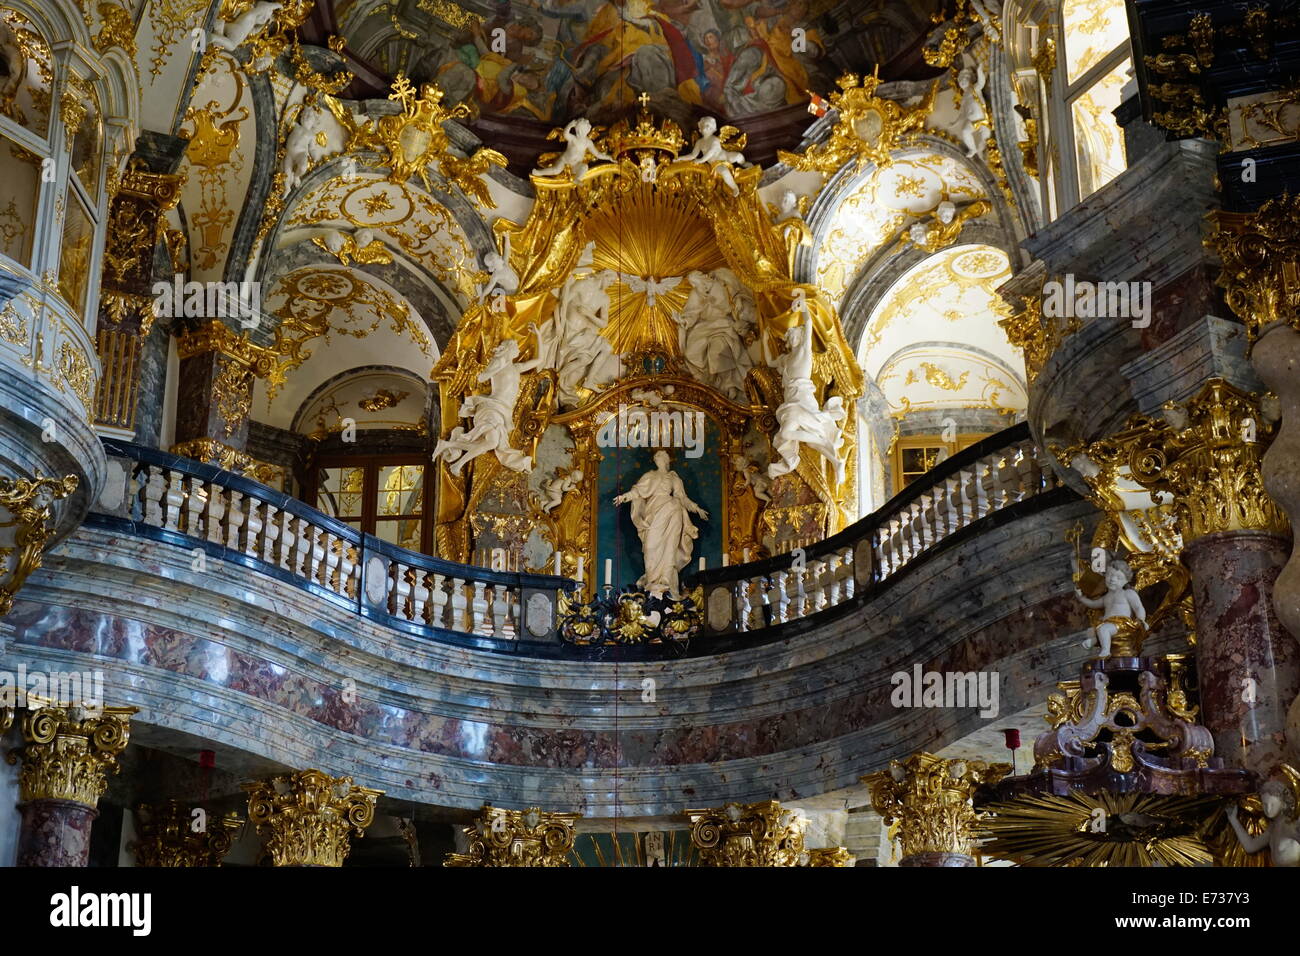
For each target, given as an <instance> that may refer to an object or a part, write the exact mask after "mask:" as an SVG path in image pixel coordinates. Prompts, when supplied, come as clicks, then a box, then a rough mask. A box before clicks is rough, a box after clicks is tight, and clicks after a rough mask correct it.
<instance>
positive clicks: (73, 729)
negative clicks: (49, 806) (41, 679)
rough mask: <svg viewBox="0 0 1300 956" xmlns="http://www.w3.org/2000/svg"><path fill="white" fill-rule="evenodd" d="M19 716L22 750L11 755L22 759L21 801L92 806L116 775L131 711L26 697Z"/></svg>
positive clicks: (10, 758) (128, 735)
mask: <svg viewBox="0 0 1300 956" xmlns="http://www.w3.org/2000/svg"><path fill="white" fill-rule="evenodd" d="M27 708H28V709H27V710H26V711H25V712H24V713H23V722H22V734H23V746H21V747H16V748H15V749H13V750H11V751H9V753H8V754H7V755H6V756H5V759H6V760H7V761H8V762H9V763H11V764H13V763H17V762H18V760H19V759H20V758H21V759H22V768H21V770H20V772H19V776H18V790H19V800H21V801H22V802H24V803H26V802H28V801H30V800H70V801H72V802H74V803H80V804H82V805H83V806H87V807H90V808H92V809H93V808H94V807H95V805H96V804H97V803H98V802H99V798H100V797H102V796H103V795H104V791H105V790H106V789H108V774H110V773H117V772H118V770H119V769H120V768H119V767H118V764H117V758H118V755H119V754H121V753H122V751H123V750H125V749H126V745H127V743H128V742H129V741H130V739H131V715H132V714H134V713H136V712H137V708H135V707H105V706H103V705H102V703H101V704H95V705H94V706H92V705H90V704H73V705H68V706H56V705H54V704H52V703H49V702H47V701H44V700H41V699H38V698H36V697H35V696H33V695H28V698H27Z"/></svg>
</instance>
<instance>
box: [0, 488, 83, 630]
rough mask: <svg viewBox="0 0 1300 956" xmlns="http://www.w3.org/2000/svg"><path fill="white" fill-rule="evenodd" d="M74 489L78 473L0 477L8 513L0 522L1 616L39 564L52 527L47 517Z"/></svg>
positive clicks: (1, 501)
mask: <svg viewBox="0 0 1300 956" xmlns="http://www.w3.org/2000/svg"><path fill="white" fill-rule="evenodd" d="M76 490H77V476H76V475H65V476H63V477H62V478H42V477H40V476H39V475H38V476H37V477H35V478H17V479H11V478H0V508H3V509H5V510H7V511H8V512H9V519H8V520H7V521H0V617H3V616H4V615H6V614H8V613H9V612H10V611H11V610H13V606H14V597H15V595H17V593H18V591H19V589H20V588H21V587H22V586H23V583H24V582H25V581H26V580H27V576H28V575H30V574H31V573H32V572H33V571H35V570H36V569H37V568H39V567H40V566H41V555H42V553H43V551H44V548H45V544H46V542H47V541H49V539H50V536H51V535H52V534H53V533H54V529H53V528H50V527H49V520H50V517H51V515H52V514H53V512H54V503H55V502H56V501H59V500H61V499H63V498H66V497H67V496H68V495H70V494H72V493H73V492H74V491H76Z"/></svg>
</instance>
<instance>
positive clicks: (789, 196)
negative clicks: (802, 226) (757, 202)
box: [767, 189, 810, 222]
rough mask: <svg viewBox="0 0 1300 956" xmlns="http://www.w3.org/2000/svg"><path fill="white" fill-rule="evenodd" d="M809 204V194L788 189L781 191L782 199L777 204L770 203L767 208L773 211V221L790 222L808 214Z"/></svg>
mask: <svg viewBox="0 0 1300 956" xmlns="http://www.w3.org/2000/svg"><path fill="white" fill-rule="evenodd" d="M809 205H810V201H809V199H808V197H807V196H800V195H799V194H798V193H796V192H795V191H794V190H793V189H786V190H784V191H782V193H781V201H780V202H779V203H777V204H775V205H773V204H772V203H768V206H767V208H768V210H769V211H770V212H771V213H772V221H773V222H788V221H790V220H791V219H802V218H803V217H804V216H806V215H808V207H809Z"/></svg>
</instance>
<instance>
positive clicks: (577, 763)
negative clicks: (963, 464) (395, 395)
mask: <svg viewBox="0 0 1300 956" xmlns="http://www.w3.org/2000/svg"><path fill="white" fill-rule="evenodd" d="M1090 512H1091V509H1090V507H1089V506H1088V505H1086V504H1084V503H1081V502H1077V501H1076V502H1072V503H1069V504H1064V505H1058V506H1055V507H1052V508H1048V509H1046V510H1044V511H1042V512H1039V513H1036V514H1033V515H1030V516H1027V517H1024V518H1021V519H1019V520H1014V521H1008V522H1006V523H1003V524H1000V525H998V526H997V527H995V528H992V529H989V530H986V531H985V532H984V533H982V534H978V535H975V536H973V537H972V538H970V539H967V540H965V541H963V542H961V543H959V544H957V545H956V546H954V547H951V548H949V549H947V550H946V551H943V552H942V553H940V554H938V555H936V556H935V557H934V558H932V559H930V560H929V561H926V562H923V563H922V564H921V565H920V566H918V567H917V568H916V569H915V570H914V571H912V572H910V573H908V574H905V575H902V576H900V579H899V580H898V581H897V582H896V583H894V585H893V586H891V587H890V588H888V589H886V590H885V591H884V592H883V593H882V594H881V595H880V596H878V597H877V598H876V599H875V600H874V601H872V602H871V603H870V604H867V605H865V606H863V607H860V608H857V609H855V610H852V611H850V612H848V613H846V614H845V615H844V616H842V617H840V618H838V619H836V620H835V621H834V622H833V623H831V624H828V625H825V626H823V627H822V628H821V629H820V630H818V631H815V632H811V633H803V634H799V635H797V636H793V637H791V638H789V639H786V640H783V641H779V642H775V643H772V644H767V645H763V646H759V647H755V648H754V649H753V650H742V651H736V652H732V653H728V654H720V655H714V656H703V657H694V658H689V659H681V660H670V661H657V662H648V663H611V662H593V661H580V660H537V659H527V658H515V657H511V656H509V655H501V654H492V653H487V652H482V651H477V650H470V649H465V648H460V647H453V646H449V645H444V644H438V643H435V642H433V641H427V640H423V639H421V638H418V637H413V636H410V635H408V634H405V633H401V632H397V631H394V630H390V629H388V628H385V627H383V626H381V625H377V624H375V623H373V622H369V621H366V620H364V619H361V618H359V617H357V616H356V615H354V614H351V613H349V612H348V611H347V610H345V609H343V608H340V607H338V606H335V605H332V604H327V603H325V602H322V601H320V600H318V599H317V598H315V597H313V596H312V595H311V594H309V593H306V592H303V591H300V590H299V589H297V588H294V587H291V586H288V585H285V584H283V583H281V582H279V581H276V580H274V579H271V578H269V577H267V576H264V575H261V574H258V573H256V572H249V571H247V570H245V569H243V568H239V567H234V566H230V565H226V564H224V563H223V562H221V561H219V560H214V559H211V558H209V559H208V560H207V568H206V571H202V572H196V571H193V570H191V561H192V555H191V552H190V551H188V550H184V549H181V548H175V547H172V546H168V545H160V544H158V543H156V542H152V541H145V540H140V539H136V538H133V537H131V536H119V535H114V534H110V533H108V532H106V531H104V530H100V529H95V528H85V527H83V528H82V529H80V530H79V531H78V532H77V533H76V534H75V535H73V536H72V537H70V538H69V539H68V540H67V541H66V542H65V543H64V544H63V545H62V546H61V547H60V548H59V549H58V550H57V551H56V552H55V553H52V554H51V555H49V556H48V557H47V559H46V562H45V567H44V568H43V569H42V570H41V571H40V572H38V573H37V574H36V575H33V577H32V579H31V580H30V581H29V583H28V585H27V587H26V588H25V589H24V591H23V593H22V595H21V598H22V600H21V601H20V602H19V604H18V606H17V608H16V609H15V611H14V612H13V614H12V615H11V617H10V618H9V621H10V623H12V624H13V625H14V626H15V632H14V635H13V638H12V640H11V643H10V646H9V649H8V653H7V654H6V656H5V658H4V659H3V666H5V667H16V666H17V664H18V663H19V662H25V663H26V664H27V666H28V667H29V668H33V667H43V668H56V669H57V668H62V669H69V668H72V667H74V666H75V667H77V668H79V669H86V668H89V667H95V666H102V667H103V669H104V671H105V686H106V694H107V698H108V702H109V703H111V704H132V705H135V706H137V707H139V708H141V712H140V714H138V715H137V717H136V718H135V719H134V720H133V728H134V729H133V738H134V739H136V740H139V741H140V742H142V743H144V742H147V741H149V740H150V731H151V728H156V730H157V731H158V733H159V734H161V733H162V732H164V731H170V732H179V733H182V734H187V735H193V736H194V737H197V738H199V739H203V740H208V741H211V742H212V745H213V746H214V748H215V749H218V750H219V751H220V750H223V749H224V750H226V751H228V752H229V751H238V752H242V753H246V754H253V755H256V756H258V757H261V758H264V759H269V760H274V761H277V762H280V763H282V764H284V765H286V766H290V767H294V768H304V767H308V766H315V767H319V768H320V769H323V770H327V771H330V772H333V773H349V774H351V775H353V776H354V777H355V778H356V780H357V781H358V783H362V784H364V785H367V786H374V787H379V788H381V789H384V790H385V791H387V792H388V794H389V795H390V796H392V797H395V798H398V799H401V800H409V801H412V802H416V803H423V804H431V805H438V806H445V807H456V808H476V807H478V806H479V805H480V804H481V803H482V802H483V801H484V799H486V798H488V797H490V798H491V799H492V800H493V802H496V803H498V804H505V805H516V806H526V805H533V804H541V805H542V806H546V807H548V808H551V809H557V810H558V809H565V810H569V809H571V810H579V811H581V812H583V813H585V814H587V815H589V816H601V817H614V816H654V815H660V814H671V813H678V812H680V811H681V810H682V809H683V808H684V807H686V806H688V805H690V806H707V805H712V804H717V803H721V802H725V801H729V800H757V799H767V798H772V797H775V798H778V799H782V800H797V799H800V798H807V797H811V796H815V795H817V794H820V793H824V792H827V791H830V790H835V789H838V788H842V787H844V786H847V785H849V784H852V783H855V782H856V781H857V778H858V777H859V776H860V775H861V774H863V773H866V772H869V771H871V770H873V769H876V768H878V767H879V766H881V765H883V764H884V763H885V762H886V761H888V760H889V759H890V758H892V757H895V756H900V755H902V754H903V753H904V751H908V752H910V751H911V750H912V749H915V748H916V746H918V745H920V744H919V742H921V741H924V740H926V739H927V738H929V739H931V740H932V744H930V746H931V749H933V748H934V747H938V746H942V745H943V744H944V743H946V742H948V741H950V740H954V739H956V738H958V737H960V736H962V735H963V734H965V733H967V732H969V731H970V730H972V729H974V728H975V727H977V726H980V725H982V724H984V723H986V722H987V720H986V719H985V718H981V717H980V716H979V714H978V713H977V711H976V710H974V709H970V708H966V709H953V708H949V709H944V708H938V709H933V708H932V709H907V710H902V709H896V708H894V707H893V706H892V705H891V702H890V695H891V690H892V685H891V682H890V676H891V675H892V674H893V673H894V672H896V671H900V670H905V671H910V670H911V668H912V666H913V665H914V664H916V663H920V664H921V665H922V666H923V668H924V669H925V670H935V671H944V670H961V671H975V670H992V671H998V673H999V674H1000V696H1001V700H1000V713H1001V714H1003V715H1006V714H1010V713H1013V712H1014V711H1016V710H1019V709H1021V708H1023V707H1025V706H1027V705H1029V704H1032V703H1036V702H1038V701H1040V700H1041V699H1043V698H1044V697H1045V695H1046V693H1047V692H1048V691H1049V689H1051V688H1052V687H1053V685H1054V683H1055V681H1056V680H1058V679H1061V678H1062V677H1069V676H1073V675H1072V672H1073V670H1075V669H1076V666H1077V665H1076V663H1075V661H1076V660H1077V659H1078V658H1079V657H1080V655H1081V654H1082V653H1083V652H1082V651H1081V650H1079V649H1078V647H1077V637H1078V636H1079V634H1080V632H1082V630H1083V629H1084V628H1085V627H1086V626H1087V622H1086V620H1085V619H1084V618H1083V616H1082V610H1081V608H1080V607H1079V606H1078V604H1077V603H1076V602H1075V601H1074V600H1073V596H1072V594H1070V593H1068V587H1069V585H1068V582H1069V576H1068V568H1069V560H1068V553H1069V545H1068V544H1067V543H1066V542H1065V540H1064V532H1065V530H1066V529H1067V528H1068V527H1069V526H1070V525H1072V524H1073V523H1074V522H1075V521H1077V520H1079V519H1080V518H1085V520H1087V516H1088V515H1089V513H1090ZM647 679H650V680H652V681H653V682H654V684H653V687H654V700H653V702H646V701H645V700H643V696H644V694H645V690H646V687H647V685H646V684H645V683H644V682H645V681H646V680H647ZM989 719H991V720H994V721H996V720H997V717H993V718H989Z"/></svg>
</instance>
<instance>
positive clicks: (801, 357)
mask: <svg viewBox="0 0 1300 956" xmlns="http://www.w3.org/2000/svg"><path fill="white" fill-rule="evenodd" d="M785 342H786V345H787V346H788V348H789V351H787V352H786V353H785V354H784V355H782V356H781V357H780V358H779V359H777V361H776V366H777V369H778V370H779V371H780V372H781V382H782V387H783V391H784V396H783V397H784V401H783V402H782V403H781V405H780V407H778V408H777V410H776V422H777V433H776V437H775V438H774V439H773V442H772V444H773V446H774V449H775V451H776V453H777V455H778V456H779V457H778V460H777V461H774V462H772V464H771V465H769V466H768V469H767V474H768V477H769V478H779V477H780V476H781V475H785V474H789V473H790V472H792V471H794V470H795V469H796V468H798V467H799V447H800V446H801V445H807V446H808V447H809V448H811V449H812V450H813V451H815V452H817V454H819V455H821V456H822V457H823V458H825V459H826V460H827V461H829V462H830V463H831V464H832V465H833V466H834V468H835V483H836V484H840V483H841V482H843V481H844V455H843V453H842V451H841V449H842V447H843V445H844V427H843V423H844V419H845V416H846V414H847V413H846V411H845V408H844V400H843V399H841V398H840V396H838V395H833V396H831V398H829V399H828V400H827V402H826V407H825V408H822V407H821V406H820V405H819V404H818V403H817V386H816V385H815V384H814V383H813V380H812V333H811V332H810V330H809V328H808V326H807V325H806V324H804V325H796V326H794V327H793V328H791V329H790V331H788V332H786V334H785Z"/></svg>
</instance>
